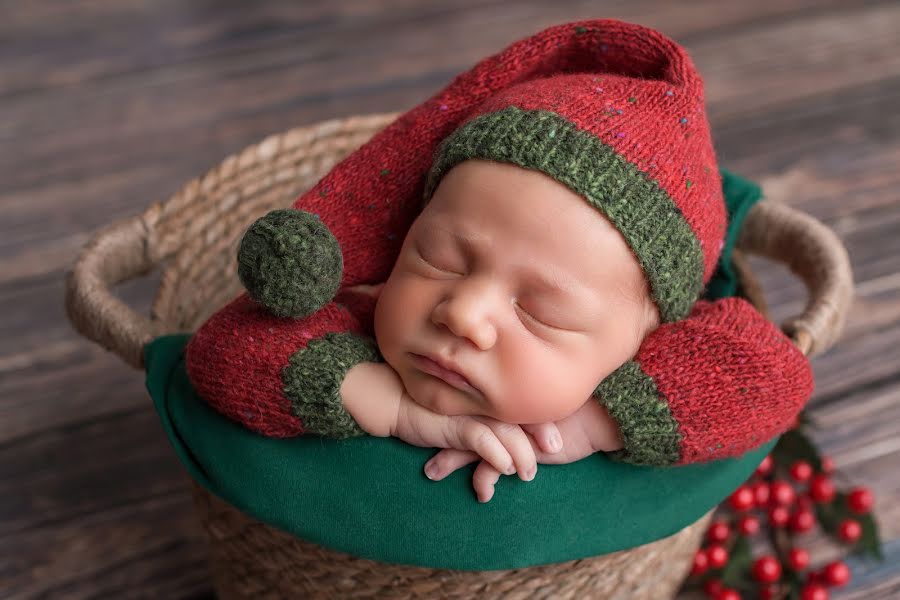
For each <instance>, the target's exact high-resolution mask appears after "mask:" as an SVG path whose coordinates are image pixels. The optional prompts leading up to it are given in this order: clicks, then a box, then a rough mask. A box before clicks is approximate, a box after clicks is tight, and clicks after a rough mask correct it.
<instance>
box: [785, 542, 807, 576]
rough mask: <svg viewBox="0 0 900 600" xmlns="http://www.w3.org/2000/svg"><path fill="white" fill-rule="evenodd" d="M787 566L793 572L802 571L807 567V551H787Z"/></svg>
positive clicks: (803, 549) (798, 549) (794, 549)
mask: <svg viewBox="0 0 900 600" xmlns="http://www.w3.org/2000/svg"><path fill="white" fill-rule="evenodd" d="M788 564H789V565H790V566H791V568H792V569H793V570H795V571H802V570H803V569H805V568H806V567H808V566H809V551H807V550H806V548H791V549H790V550H789V551H788Z"/></svg>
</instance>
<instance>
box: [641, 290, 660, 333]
mask: <svg viewBox="0 0 900 600" xmlns="http://www.w3.org/2000/svg"><path fill="white" fill-rule="evenodd" d="M661 321H662V318H661V317H660V314H659V307H658V306H656V302H654V301H653V298H651V297H650V295H649V294H648V295H645V296H644V325H645V328H644V337H646V336H648V335H650V334H651V333H652V332H654V331H656V329H657V328H658V327H659V326H660V324H661V323H660V322H661Z"/></svg>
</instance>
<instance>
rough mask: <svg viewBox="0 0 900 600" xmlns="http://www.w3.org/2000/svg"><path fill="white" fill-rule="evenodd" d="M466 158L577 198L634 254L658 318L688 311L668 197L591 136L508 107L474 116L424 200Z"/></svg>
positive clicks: (697, 263)
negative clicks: (534, 177)
mask: <svg viewBox="0 0 900 600" xmlns="http://www.w3.org/2000/svg"><path fill="white" fill-rule="evenodd" d="M469 159H485V160H496V161H501V162H509V163H513V164H516V165H518V166H521V167H523V168H527V169H535V170H538V171H541V172H543V173H546V174H547V175H549V176H551V177H553V178H554V179H556V180H557V181H559V182H560V183H562V184H564V185H566V186H568V187H569V188H571V189H572V190H573V191H575V192H576V193H578V194H581V195H582V196H584V198H585V199H586V200H587V201H588V202H589V203H590V204H591V205H592V206H594V207H595V208H598V209H600V210H601V211H603V213H604V214H606V215H607V216H608V218H609V220H610V221H611V222H612V223H613V224H614V225H615V227H616V228H617V229H618V230H619V231H620V232H621V233H622V235H623V236H624V238H625V240H626V241H627V242H628V244H629V246H631V249H632V250H633V251H634V253H635V254H636V255H637V258H638V261H639V262H640V265H641V268H642V269H643V270H644V273H645V274H646V276H647V279H648V281H649V282H650V288H651V292H652V294H653V297H654V300H655V301H656V304H657V306H658V307H659V311H660V317H661V319H662V321H663V322H672V321H677V320H680V319H682V318H684V317H686V316H687V315H688V314H689V313H690V310H691V307H692V306H693V304H694V302H695V301H696V300H697V298H698V297H699V296H700V294H701V292H702V291H703V270H704V269H703V266H704V263H703V251H702V249H701V247H700V242H699V240H698V239H697V236H696V235H694V232H693V230H692V229H691V227H690V225H689V224H688V222H687V221H686V220H685V218H684V215H683V214H682V212H681V210H680V209H679V208H678V206H677V205H676V203H675V202H674V200H673V199H672V198H671V196H669V194H668V193H666V191H665V190H663V189H662V188H660V186H659V184H658V183H657V182H656V181H654V180H652V179H650V178H649V177H648V176H647V175H646V174H645V173H643V172H642V171H640V170H639V169H638V168H637V167H636V166H635V165H634V164H632V163H631V162H629V161H627V160H626V159H625V158H623V157H622V156H621V155H620V154H618V153H616V152H615V150H614V149H613V148H611V147H610V146H608V145H606V144H604V143H603V142H602V141H601V140H600V139H599V138H597V137H596V136H594V135H592V134H591V133H589V132H586V131H583V130H580V129H578V128H577V127H576V126H575V125H574V124H572V123H571V122H570V121H568V120H566V119H565V118H563V117H561V116H559V115H558V114H556V113H553V112H550V111H545V110H522V109H520V108H518V107H515V106H509V107H507V108H505V109H503V110H500V111H496V112H492V113H488V114H484V115H479V116H477V117H475V118H474V119H472V120H470V121H469V122H468V123H466V124H464V125H462V126H461V127H459V128H458V129H457V130H456V131H454V132H453V134H452V135H450V136H449V137H447V138H446V139H445V140H444V141H443V142H442V144H441V146H440V147H439V149H438V151H437V154H436V156H435V162H434V165H433V166H432V168H431V171H430V172H429V174H428V179H427V181H426V184H425V190H424V199H425V203H427V202H428V201H429V200H430V199H431V196H432V194H433V193H434V190H435V188H436V187H437V184H438V183H439V182H440V180H441V179H442V178H443V177H444V176H445V175H446V174H447V173H448V172H449V171H450V170H451V169H452V168H453V167H454V166H456V165H457V164H459V163H461V162H463V161H465V160H469ZM560 233H564V232H560ZM598 258H602V257H598Z"/></svg>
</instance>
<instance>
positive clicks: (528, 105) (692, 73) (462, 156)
mask: <svg viewBox="0 0 900 600" xmlns="http://www.w3.org/2000/svg"><path fill="white" fill-rule="evenodd" d="M592 31H594V29H593V28H592V27H585V26H581V27H578V28H577V29H576V31H575V33H576V34H587V33H590V32H592ZM597 31H602V36H601V37H600V38H599V40H598V39H595V40H594V45H593V46H592V47H591V48H584V49H581V51H582V52H585V53H593V54H594V55H595V56H593V57H592V61H593V62H594V64H593V65H592V66H591V70H590V71H589V72H565V71H563V72H559V69H557V73H555V74H551V75H549V76H546V77H541V78H536V79H531V80H527V81H525V82H522V83H519V84H516V85H513V86H511V87H508V88H505V89H502V90H500V91H499V92H498V93H496V94H494V95H492V96H490V97H488V98H487V99H486V100H485V101H484V102H483V103H481V104H480V105H479V106H478V108H476V109H475V110H474V111H473V112H472V113H471V114H469V115H468V116H467V117H466V119H465V121H463V122H462V123H461V125H460V126H459V127H458V128H457V129H456V130H455V131H454V132H453V133H452V134H451V135H450V136H448V137H447V138H446V139H444V140H443V141H442V142H441V144H440V146H439V147H438V149H437V151H436V152H435V155H434V163H433V165H432V167H431V170H430V172H429V174H428V178H427V182H426V185H425V189H424V199H425V203H427V202H428V201H429V200H430V198H431V196H432V194H433V193H434V190H435V189H436V188H437V185H438V183H439V182H440V180H441V178H442V177H443V176H444V175H446V174H447V173H448V172H449V171H450V169H452V168H453V167H454V166H455V165H457V164H459V163H461V162H462V161H465V160H468V159H475V158H477V159H487V160H495V161H502V162H508V163H513V164H516V165H519V166H521V167H524V168H528V169H535V170H538V171H541V172H543V173H545V174H547V175H549V176H551V177H553V178H554V179H556V180H557V181H559V182H560V183H562V184H564V185H566V186H568V187H569V188H571V189H572V190H573V191H575V192H576V193H578V194H580V195H581V196H583V197H584V198H585V199H586V200H587V202H588V203H589V204H591V205H592V206H594V207H595V208H597V209H598V210H601V211H602V212H603V213H604V214H605V215H606V216H607V217H608V218H609V220H610V221H611V222H612V223H613V224H614V225H615V227H616V228H617V229H618V230H619V231H620V232H621V233H622V235H623V236H624V238H625V240H626V241H627V242H628V244H629V246H630V247H631V249H632V250H633V251H634V253H635V255H636V256H637V258H638V261H639V263H640V264H641V267H642V268H643V270H644V273H645V274H646V276H647V279H648V281H649V283H650V288H651V292H652V294H653V297H654V299H655V301H656V304H657V306H658V307H659V310H660V316H661V318H662V320H663V322H671V321H677V320H680V319H682V318H684V317H686V316H687V315H688V313H689V312H690V310H691V307H692V306H693V305H694V302H695V301H696V300H697V299H698V298H699V297H700V296H701V294H702V292H703V289H704V287H705V285H706V284H707V282H708V281H709V279H710V277H712V274H713V271H714V270H715V267H716V263H717V261H718V259H719V254H720V252H721V250H722V245H723V239H724V236H725V228H726V224H727V213H726V209H725V202H724V198H723V196H722V185H721V181H720V176H719V170H718V167H717V164H716V157H715V153H714V151H713V144H712V140H711V137H710V131H709V124H708V122H707V118H706V110H705V107H704V101H703V82H702V80H701V78H700V75H699V74H698V73H697V71H696V69H695V68H694V65H693V63H692V61H691V59H690V57H689V56H688V54H687V52H686V51H685V50H684V49H683V48H682V47H681V46H679V45H678V44H676V43H675V42H674V41H672V40H671V39H669V38H668V37H666V36H664V35H662V34H661V33H659V32H657V31H654V30H652V29H648V28H646V27H642V26H638V25H633V24H629V23H623V22H617V21H604V22H603V28H602V30H599V29H598V30H597ZM584 37H585V38H586V39H587V38H588V36H584ZM600 40H602V41H600ZM559 60H561V59H560V58H558V57H555V56H552V55H549V56H547V59H546V62H547V65H548V71H549V69H550V66H551V64H552V63H553V62H554V61H559ZM598 65H599V66H598Z"/></svg>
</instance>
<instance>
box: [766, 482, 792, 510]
mask: <svg viewBox="0 0 900 600" xmlns="http://www.w3.org/2000/svg"><path fill="white" fill-rule="evenodd" d="M769 494H770V497H771V499H772V502H773V503H775V504H780V505H782V506H790V505H791V504H793V503H794V500H796V498H797V493H796V492H794V488H793V486H791V484H790V483H788V482H787V481H784V480H781V479H779V480H777V481H773V482H772V485H770V486H769Z"/></svg>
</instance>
